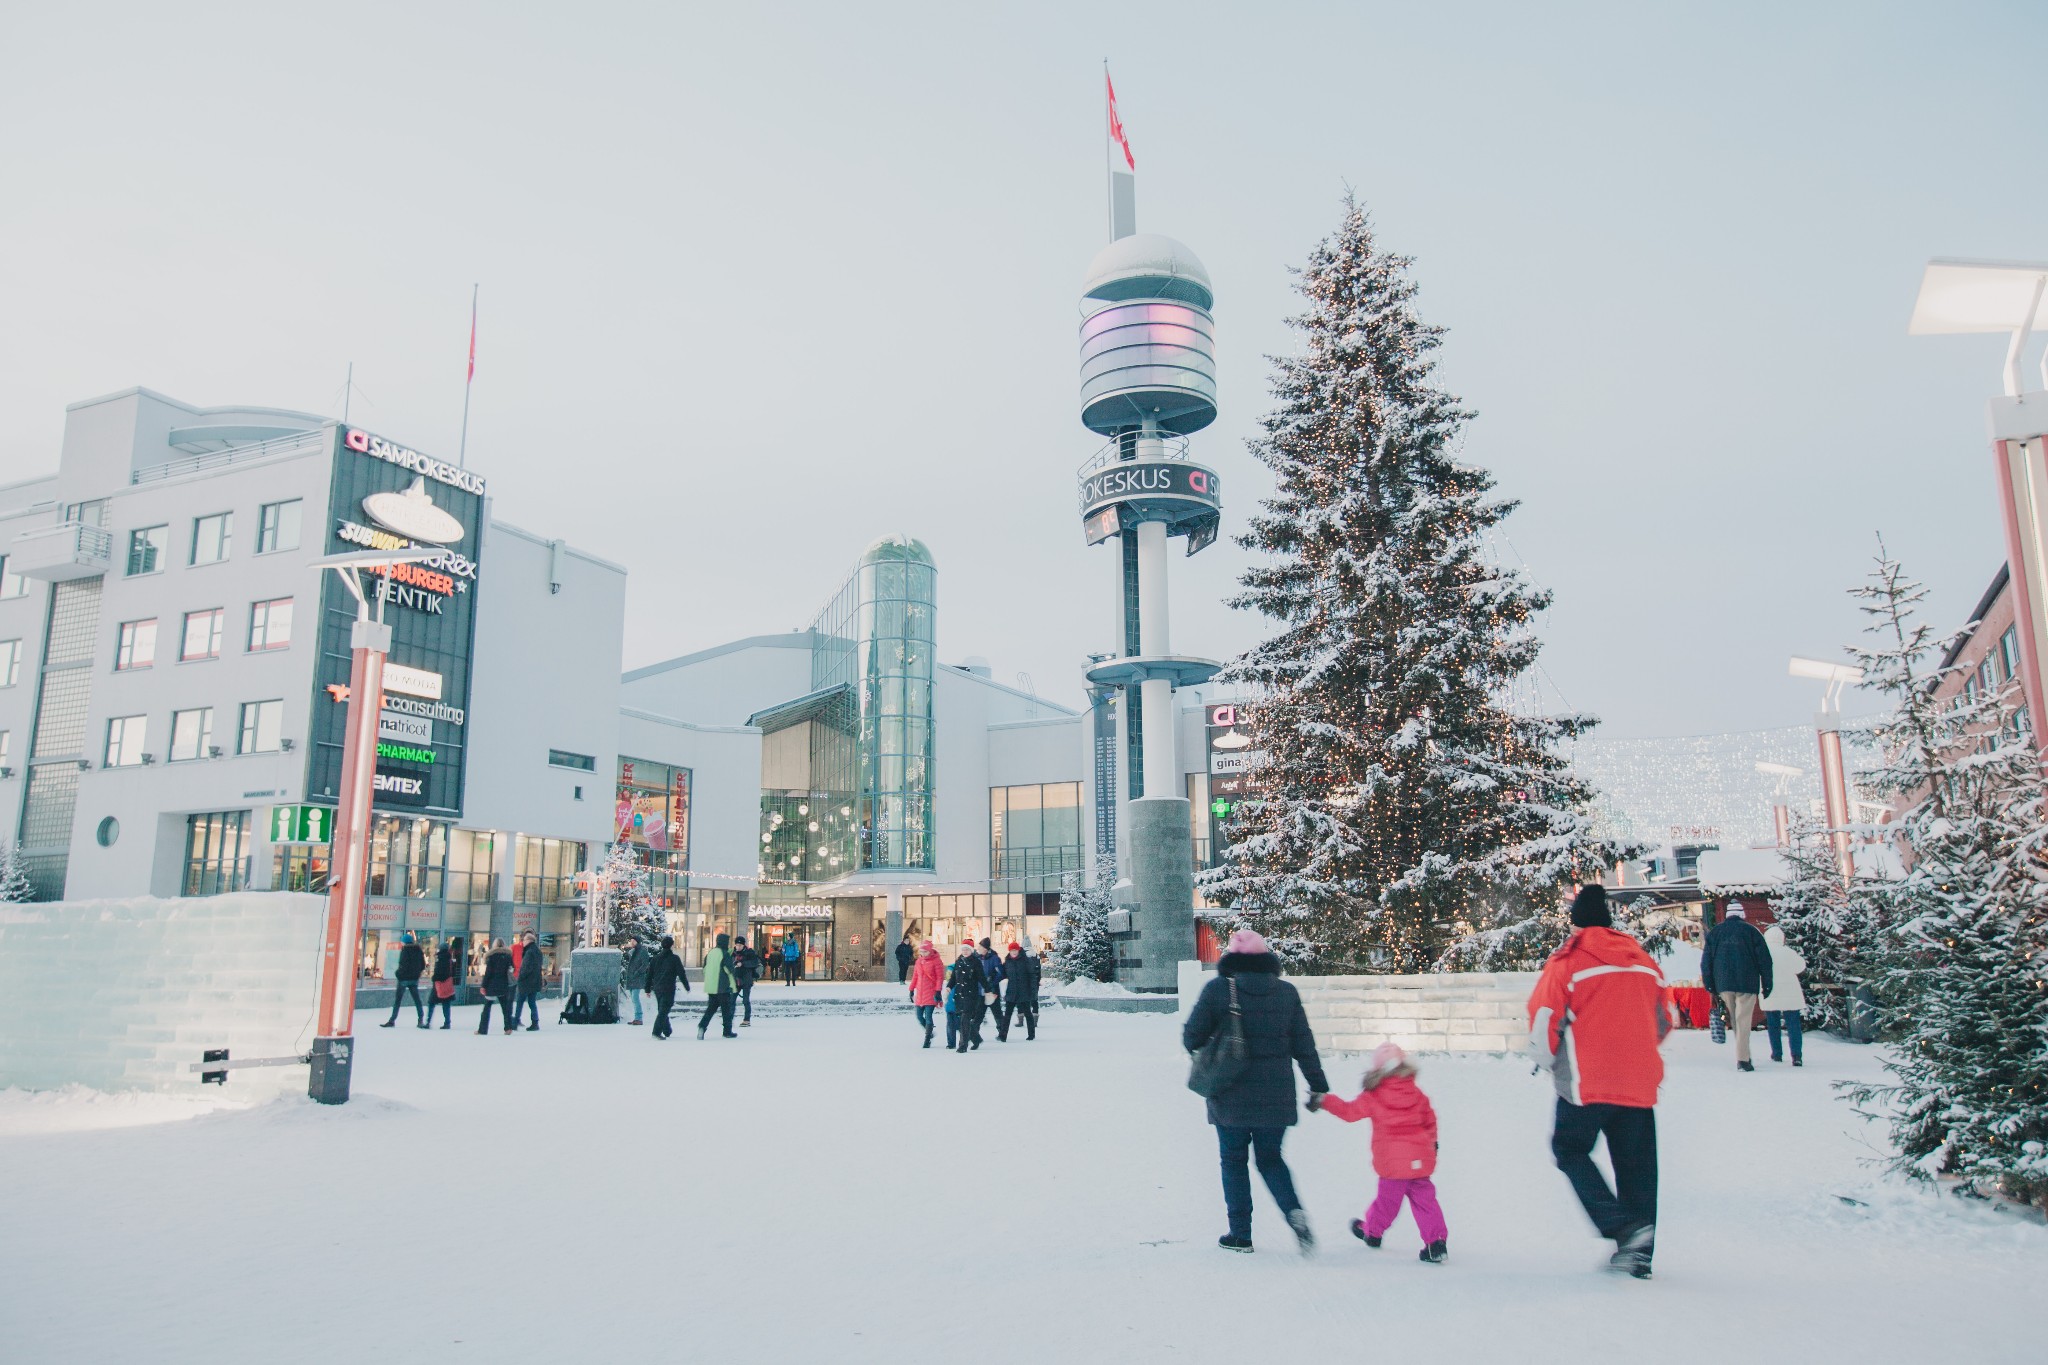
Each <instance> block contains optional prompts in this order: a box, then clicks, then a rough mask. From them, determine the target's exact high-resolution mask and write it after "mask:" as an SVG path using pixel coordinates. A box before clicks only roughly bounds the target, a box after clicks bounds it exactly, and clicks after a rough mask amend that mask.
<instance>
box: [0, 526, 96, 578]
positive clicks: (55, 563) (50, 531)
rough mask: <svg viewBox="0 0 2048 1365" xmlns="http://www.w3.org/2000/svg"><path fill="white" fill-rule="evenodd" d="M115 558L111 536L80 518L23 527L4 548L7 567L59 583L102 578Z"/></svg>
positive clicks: (28, 575)
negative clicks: (49, 524)
mask: <svg viewBox="0 0 2048 1365" xmlns="http://www.w3.org/2000/svg"><path fill="white" fill-rule="evenodd" d="M113 560H114V536H113V533H112V532H111V531H105V530H102V529H100V528H99V527H97V526H88V525H86V524H85V523H84V522H82V521H60V522H58V523H57V524H56V525H55V526H44V527H40V528H38V529H36V530H33V531H23V532H22V533H21V534H20V535H18V536H16V537H15V538H14V544H13V545H11V546H9V547H8V550H7V567H8V568H10V569H12V570H13V571H14V572H15V573H18V574H20V575H22V576H23V577H24V578H39V579H41V580H43V581H44V582H46V583H62V582H67V581H69V580H70V579H74V578H103V577H105V576H106V572H107V568H108V566H109V565H111V564H112V563H113Z"/></svg>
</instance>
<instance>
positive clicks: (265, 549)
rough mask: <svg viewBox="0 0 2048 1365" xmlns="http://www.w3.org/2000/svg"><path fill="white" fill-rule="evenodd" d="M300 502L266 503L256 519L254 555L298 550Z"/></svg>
mask: <svg viewBox="0 0 2048 1365" xmlns="http://www.w3.org/2000/svg"><path fill="white" fill-rule="evenodd" d="M299 507H300V500H299V499H298V498H293V499H291V500H290V501H289V502H266V503H264V504H263V508H262V510H261V511H260V512H259V513H258V514H257V518H256V553H257V554H259V555H267V554H270V553H271V552H272V551H274V550H296V549H298V548H299Z"/></svg>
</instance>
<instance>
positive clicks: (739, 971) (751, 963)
mask: <svg viewBox="0 0 2048 1365" xmlns="http://www.w3.org/2000/svg"><path fill="white" fill-rule="evenodd" d="M760 979H761V955H760V954H759V953H757V952H755V951H754V950H753V949H752V948H749V947H748V946H747V941H746V940H745V939H741V940H740V941H739V942H738V943H737V944H735V945H733V950H732V984H733V989H734V990H736V991H738V992H739V996H740V1005H741V1006H742V1007H743V1008H744V1009H745V1011H746V1013H745V1016H744V1017H743V1018H741V1020H740V1027H741V1028H752V1027H753V1026H754V983H755V982H756V981H759V980H760Z"/></svg>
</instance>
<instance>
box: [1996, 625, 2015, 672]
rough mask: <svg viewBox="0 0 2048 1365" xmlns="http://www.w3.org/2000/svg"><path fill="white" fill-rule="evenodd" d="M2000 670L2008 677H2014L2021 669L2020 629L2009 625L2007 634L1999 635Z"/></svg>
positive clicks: (2006, 629)
mask: <svg viewBox="0 0 2048 1365" xmlns="http://www.w3.org/2000/svg"><path fill="white" fill-rule="evenodd" d="M1998 670H1999V672H2000V673H2001V674H2002V675H2003V676H2004V677H2006V678H2008V679H2010V678H2012V677H2014V676H2015V675H2016V674H2018V673H2019V671H2020V629H2019V627H2018V626H2007V627H2006V628H2005V634H2003V635H2001V636H1999V637H1998Z"/></svg>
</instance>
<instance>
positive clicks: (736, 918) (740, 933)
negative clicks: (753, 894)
mask: <svg viewBox="0 0 2048 1365" xmlns="http://www.w3.org/2000/svg"><path fill="white" fill-rule="evenodd" d="M737 894H738V896H739V902H740V906H739V909H738V910H737V911H736V912H735V913H734V914H733V917H732V933H733V941H734V942H738V941H739V940H740V939H745V940H746V941H747V942H748V943H750V944H753V946H754V947H756V948H758V947H760V946H761V945H760V944H758V943H754V936H753V934H751V933H750V932H748V929H747V893H746V892H744V891H741V892H739V893H737Z"/></svg>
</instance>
